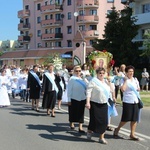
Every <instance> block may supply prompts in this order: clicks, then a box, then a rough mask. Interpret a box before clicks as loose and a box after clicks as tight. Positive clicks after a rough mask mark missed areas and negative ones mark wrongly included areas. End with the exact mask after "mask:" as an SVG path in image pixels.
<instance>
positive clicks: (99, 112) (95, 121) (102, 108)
mask: <svg viewBox="0 0 150 150" xmlns="http://www.w3.org/2000/svg"><path fill="white" fill-rule="evenodd" d="M90 104H91V108H90V110H89V111H90V122H89V125H88V130H91V131H93V132H95V133H100V134H103V133H104V132H105V131H106V128H107V125H108V106H107V103H105V104H98V103H95V102H90Z"/></svg>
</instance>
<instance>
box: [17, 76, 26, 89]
mask: <svg viewBox="0 0 150 150" xmlns="http://www.w3.org/2000/svg"><path fill="white" fill-rule="evenodd" d="M27 80H28V74H21V75H20V77H19V79H18V86H19V87H20V88H21V89H27Z"/></svg>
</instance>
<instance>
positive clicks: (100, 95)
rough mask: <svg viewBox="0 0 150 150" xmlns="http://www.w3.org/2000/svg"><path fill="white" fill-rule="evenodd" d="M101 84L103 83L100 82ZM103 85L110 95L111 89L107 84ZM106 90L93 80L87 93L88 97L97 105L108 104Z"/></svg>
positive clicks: (103, 83)
mask: <svg viewBox="0 0 150 150" xmlns="http://www.w3.org/2000/svg"><path fill="white" fill-rule="evenodd" d="M99 82H101V81H100V80H99ZM101 84H102V85H103V87H104V89H105V90H107V91H108V92H109V93H110V87H109V86H108V85H107V84H106V83H105V82H101ZM104 89H103V88H102V87H100V86H98V85H97V84H96V83H95V82H94V81H93V80H91V81H90V82H89V85H88V87H87V91H86V93H87V97H88V98H90V101H92V102H95V103H100V104H103V103H107V102H108V98H107V96H106V95H105V92H104Z"/></svg>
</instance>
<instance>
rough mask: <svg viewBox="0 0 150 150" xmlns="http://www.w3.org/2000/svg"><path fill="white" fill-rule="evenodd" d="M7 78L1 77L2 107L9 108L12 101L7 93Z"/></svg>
mask: <svg viewBox="0 0 150 150" xmlns="http://www.w3.org/2000/svg"><path fill="white" fill-rule="evenodd" d="M7 82H8V79H7V76H0V106H9V105H10V100H9V96H8V92H7V87H6V85H7Z"/></svg>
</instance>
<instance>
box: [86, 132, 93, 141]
mask: <svg viewBox="0 0 150 150" xmlns="http://www.w3.org/2000/svg"><path fill="white" fill-rule="evenodd" d="M86 137H87V139H88V140H91V138H92V133H90V132H87V134H86Z"/></svg>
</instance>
